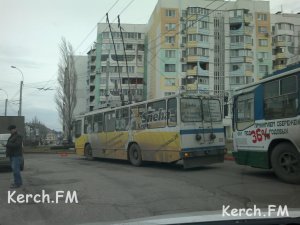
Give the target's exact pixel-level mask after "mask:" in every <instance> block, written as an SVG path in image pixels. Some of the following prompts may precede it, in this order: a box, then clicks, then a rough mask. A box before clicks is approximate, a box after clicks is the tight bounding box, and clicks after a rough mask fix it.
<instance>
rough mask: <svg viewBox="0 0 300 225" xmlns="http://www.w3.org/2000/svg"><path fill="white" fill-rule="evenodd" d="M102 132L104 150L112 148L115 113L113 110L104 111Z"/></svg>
mask: <svg viewBox="0 0 300 225" xmlns="http://www.w3.org/2000/svg"><path fill="white" fill-rule="evenodd" d="M104 121H105V126H104V133H105V135H104V136H105V142H104V150H109V149H113V148H114V141H115V133H116V132H115V130H116V113H115V111H109V112H106V113H104Z"/></svg>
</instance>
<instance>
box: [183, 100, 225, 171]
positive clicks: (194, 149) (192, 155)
mask: <svg viewBox="0 0 300 225" xmlns="http://www.w3.org/2000/svg"><path fill="white" fill-rule="evenodd" d="M180 120H181V121H180V123H181V125H180V137H181V148H182V151H181V152H180V154H181V157H182V159H183V164H184V167H185V168H191V167H196V166H199V165H204V164H211V163H218V162H223V161H224V148H225V138H224V128H223V124H222V113H221V107H220V101H219V100H218V99H214V98H201V97H194V98H193V97H182V98H181V99H180Z"/></svg>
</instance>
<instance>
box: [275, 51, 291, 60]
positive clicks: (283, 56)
mask: <svg viewBox="0 0 300 225" xmlns="http://www.w3.org/2000/svg"><path fill="white" fill-rule="evenodd" d="M275 58H276V59H286V58H288V57H287V56H286V53H284V52H282V53H277V54H276V55H275Z"/></svg>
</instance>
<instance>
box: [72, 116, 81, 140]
mask: <svg viewBox="0 0 300 225" xmlns="http://www.w3.org/2000/svg"><path fill="white" fill-rule="evenodd" d="M81 123H82V122H81V120H77V121H76V122H75V124H74V125H75V126H74V128H75V138H79V137H80V136H81Z"/></svg>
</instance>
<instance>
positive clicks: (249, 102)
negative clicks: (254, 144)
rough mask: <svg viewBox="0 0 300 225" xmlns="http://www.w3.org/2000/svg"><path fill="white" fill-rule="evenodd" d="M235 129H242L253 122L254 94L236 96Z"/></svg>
mask: <svg viewBox="0 0 300 225" xmlns="http://www.w3.org/2000/svg"><path fill="white" fill-rule="evenodd" d="M235 110H236V113H237V118H236V119H237V129H238V130H244V129H246V128H248V127H250V126H251V125H253V124H254V94H253V93H249V94H245V95H240V96H238V98H237V108H236V109H235Z"/></svg>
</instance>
